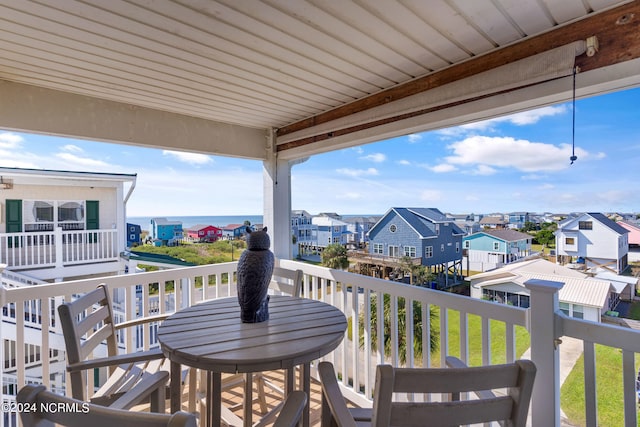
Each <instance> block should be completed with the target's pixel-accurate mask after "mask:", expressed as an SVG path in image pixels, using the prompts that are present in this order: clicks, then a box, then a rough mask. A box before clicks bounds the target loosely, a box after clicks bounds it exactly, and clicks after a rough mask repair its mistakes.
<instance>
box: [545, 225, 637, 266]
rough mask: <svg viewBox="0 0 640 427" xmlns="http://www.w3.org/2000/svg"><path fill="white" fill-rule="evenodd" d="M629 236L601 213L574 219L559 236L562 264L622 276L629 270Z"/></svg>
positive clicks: (558, 246)
mask: <svg viewBox="0 0 640 427" xmlns="http://www.w3.org/2000/svg"><path fill="white" fill-rule="evenodd" d="M628 234H629V230H627V229H626V228H624V227H622V226H621V225H619V224H617V223H615V222H613V221H612V220H610V219H609V218H607V217H606V216H605V215H603V214H601V213H582V214H577V215H574V216H571V217H569V218H567V219H566V220H564V221H563V222H561V223H560V224H558V230H556V232H555V236H556V253H557V255H558V258H557V260H558V263H559V264H561V265H565V264H573V265H576V266H578V267H584V268H587V269H593V270H598V269H604V270H608V271H612V272H614V273H621V272H623V271H624V270H625V269H626V268H627V267H628V259H627V256H628V252H629V240H628Z"/></svg>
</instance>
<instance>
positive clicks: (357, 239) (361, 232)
mask: <svg viewBox="0 0 640 427" xmlns="http://www.w3.org/2000/svg"><path fill="white" fill-rule="evenodd" d="M379 219H380V218H379V217H369V216H357V217H349V218H343V219H342V220H343V221H344V222H346V223H347V230H348V231H350V232H351V234H349V235H347V244H349V245H351V246H354V247H356V248H360V247H364V245H365V244H366V243H367V242H368V241H369V237H368V233H369V230H371V227H373V226H374V225H375V224H376V222H378V220H379Z"/></svg>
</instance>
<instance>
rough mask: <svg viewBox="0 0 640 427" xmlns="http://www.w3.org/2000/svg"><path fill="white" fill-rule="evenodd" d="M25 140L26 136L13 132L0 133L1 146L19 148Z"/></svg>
mask: <svg viewBox="0 0 640 427" xmlns="http://www.w3.org/2000/svg"><path fill="white" fill-rule="evenodd" d="M23 141H24V138H22V137H21V136H20V135H18V134H15V133H13V132H2V133H0V148H17V147H18V146H20V144H21V143H22V142H23Z"/></svg>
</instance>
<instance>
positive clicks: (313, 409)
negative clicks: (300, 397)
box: [167, 371, 322, 427]
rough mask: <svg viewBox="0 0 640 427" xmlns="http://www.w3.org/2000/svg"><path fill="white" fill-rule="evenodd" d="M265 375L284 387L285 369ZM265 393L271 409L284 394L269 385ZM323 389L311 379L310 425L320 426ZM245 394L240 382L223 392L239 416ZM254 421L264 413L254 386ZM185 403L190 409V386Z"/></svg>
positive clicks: (229, 406)
mask: <svg viewBox="0 0 640 427" xmlns="http://www.w3.org/2000/svg"><path fill="white" fill-rule="evenodd" d="M264 376H265V377H266V379H267V380H268V381H270V382H272V383H273V384H275V385H277V386H278V387H280V388H283V387H284V384H283V380H284V372H283V371H269V372H265V373H264ZM265 393H266V402H267V406H268V408H269V410H271V409H273V408H275V407H276V406H277V405H278V404H279V403H280V402H282V395H281V394H280V393H278V392H276V391H274V390H272V389H270V388H268V387H265ZM321 393H322V391H321V389H320V384H319V383H318V382H317V381H315V380H313V379H312V380H311V396H310V400H309V403H310V416H309V421H310V425H311V426H313V427H318V426H320V405H321ZM243 395H244V390H243V384H242V383H240V384H238V385H237V386H235V387H234V388H232V389H229V390H226V391H223V393H222V403H223V405H225V406H226V407H227V408H229V409H231V410H232V412H233V413H234V414H235V415H237V416H238V417H239V418H242V417H243ZM253 398H254V401H253V405H252V406H253V420H252V421H253V423H256V422H257V421H259V420H260V419H261V418H262V416H263V414H262V412H261V410H260V403H259V402H258V400H257V390H256V388H255V386H254V389H253ZM182 402H183V405H182V409H183V410H184V411H187V412H188V411H189V406H188V405H189V396H188V387H187V386H185V387H184V392H183V399H182ZM167 408H169V402H168V401H167ZM195 409H196V414H197V415H198V417H199V416H200V405H199V404H196V408H195Z"/></svg>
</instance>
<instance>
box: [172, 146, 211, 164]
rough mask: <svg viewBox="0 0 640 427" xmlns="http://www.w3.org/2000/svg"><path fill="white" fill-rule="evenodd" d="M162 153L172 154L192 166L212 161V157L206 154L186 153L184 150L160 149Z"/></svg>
mask: <svg viewBox="0 0 640 427" xmlns="http://www.w3.org/2000/svg"><path fill="white" fill-rule="evenodd" d="M162 155H164V156H172V157H174V158H175V159H176V160H178V161H180V162H183V163H188V164H190V165H194V166H201V165H206V164H208V163H212V162H213V159H212V158H211V157H210V156H207V155H206V154H198V153H187V152H184V151H172V150H162Z"/></svg>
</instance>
